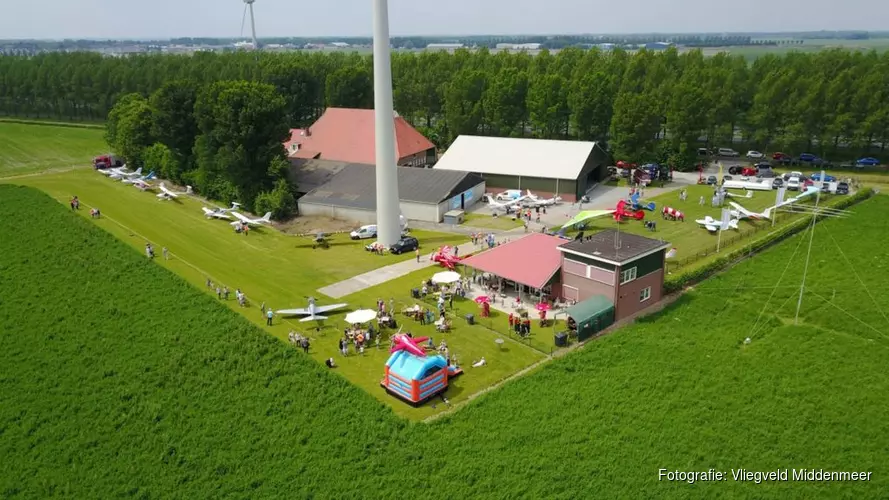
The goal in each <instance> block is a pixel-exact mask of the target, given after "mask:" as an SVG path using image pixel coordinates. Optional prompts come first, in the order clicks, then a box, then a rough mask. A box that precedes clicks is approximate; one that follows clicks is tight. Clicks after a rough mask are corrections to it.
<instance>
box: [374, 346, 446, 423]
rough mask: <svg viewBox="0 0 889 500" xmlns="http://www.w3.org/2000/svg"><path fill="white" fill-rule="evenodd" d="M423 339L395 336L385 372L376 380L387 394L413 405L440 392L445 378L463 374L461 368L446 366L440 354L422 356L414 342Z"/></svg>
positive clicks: (443, 388)
mask: <svg viewBox="0 0 889 500" xmlns="http://www.w3.org/2000/svg"><path fill="white" fill-rule="evenodd" d="M423 340H425V339H424V338H417V339H413V338H410V337H408V336H407V335H403V334H398V335H396V346H395V347H393V348H392V351H393V352H392V356H390V357H389V360H388V361H386V374H385V376H384V377H383V380H382V381H381V382H380V385H381V386H383V387H384V388H385V389H386V391H387V392H388V393H389V394H392V395H394V396H396V397H398V398H401V399H403V400H405V401H407V402H408V403H411V404H413V405H419V404H421V403H423V402H425V401H427V400H429V399H430V398H432V397H434V396H436V395H438V394H440V393H442V392H444V391H445V389H447V388H448V380H449V379H450V378H451V377H456V376H457V375H460V374H461V373H463V370H462V369H460V368H457V367H455V366H450V365H449V364H448V362H447V360H446V359H445V358H443V357H442V356H439V355H435V356H426V353H425V352H424V351H423V349H422V348H420V347H419V346H418V345H417V342H422V341H423Z"/></svg>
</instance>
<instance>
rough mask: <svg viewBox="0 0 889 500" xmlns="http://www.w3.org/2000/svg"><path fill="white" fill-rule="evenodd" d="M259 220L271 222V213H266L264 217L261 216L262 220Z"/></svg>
mask: <svg viewBox="0 0 889 500" xmlns="http://www.w3.org/2000/svg"><path fill="white" fill-rule="evenodd" d="M259 220H261V221H263V222H271V221H272V213H271V212H266V213H265V215H263V216H262V218H261V219H259Z"/></svg>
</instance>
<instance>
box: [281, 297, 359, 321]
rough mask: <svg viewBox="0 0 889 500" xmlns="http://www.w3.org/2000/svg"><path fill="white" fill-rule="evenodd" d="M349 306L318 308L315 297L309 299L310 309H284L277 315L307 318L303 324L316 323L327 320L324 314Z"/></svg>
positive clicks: (333, 305) (335, 305) (303, 319)
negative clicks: (307, 322) (306, 322)
mask: <svg viewBox="0 0 889 500" xmlns="http://www.w3.org/2000/svg"><path fill="white" fill-rule="evenodd" d="M348 305H349V304H331V305H329V306H316V305H315V297H309V307H306V308H305V309H282V310H280V311H276V312H275V314H277V315H279V316H306V317H305V318H302V319H300V321H301V322H304V321H316V320H319V319H327V316H321V315H322V314H323V313H326V312H328V311H333V310H334V309H342V308H343V307H346V306H348Z"/></svg>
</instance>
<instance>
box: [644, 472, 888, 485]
mask: <svg viewBox="0 0 889 500" xmlns="http://www.w3.org/2000/svg"><path fill="white" fill-rule="evenodd" d="M871 474H873V473H872V472H862V471H830V470H824V469H775V470H769V471H759V470H751V469H731V470H730V471H729V472H726V471H720V470H716V469H708V470H705V471H696V470H690V471H685V470H672V471H671V470H668V469H658V481H670V482H684V483H689V484H694V483H697V482H712V481H728V480H732V481H747V482H751V483H756V484H760V483H767V482H783V481H814V482H821V481H870V478H871Z"/></svg>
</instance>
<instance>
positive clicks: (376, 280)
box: [318, 228, 525, 299]
mask: <svg viewBox="0 0 889 500" xmlns="http://www.w3.org/2000/svg"><path fill="white" fill-rule="evenodd" d="M494 234H495V235H496V238H497V241H502V240H503V239H504V238H508V239H509V240H516V239H519V238H521V237H523V236H524V235H525V232H524V229H523V228H518V230H511V231H506V232H500V233H497V232H494ZM457 247H458V249H459V253H458V255H468V254H470V253H472V252H476V251H478V250H479V249H480V248H481V247H479V246H476V245H474V244H472V242H469V243H464V244H462V245H458V246H457ZM436 250H437V249H436ZM431 257H432V253H428V254H425V255H421V256H420V262H417V260H416V259H411V260H406V261H404V262H399V263H397V264H392V265H389V266H385V267H381V268H379V269H374V270H373V271H369V272H366V273H364V274H359V275H358V276H353V277H351V278H349V279H347V280H343V281H340V282H338V283H334V284H332V285H328V286H326V287H324V288H321V289H319V290H318V291H319V292H321V293H323V294H324V295H327V296H328V297H331V298H334V299H339V298H341V297H345V296H347V295H351V294H353V293H355V292H360V291H361V290H364V289H365V288H369V287H372V286H376V285H381V284H383V283H386V282H387V281H391V280H394V279H398V278H401V277H402V276H407V275H408V274H410V273H412V272H414V271H417V270H419V269H424V268H427V267H432V266H438V263H436V262H433V261H432V260H431V259H430V258H431Z"/></svg>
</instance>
